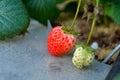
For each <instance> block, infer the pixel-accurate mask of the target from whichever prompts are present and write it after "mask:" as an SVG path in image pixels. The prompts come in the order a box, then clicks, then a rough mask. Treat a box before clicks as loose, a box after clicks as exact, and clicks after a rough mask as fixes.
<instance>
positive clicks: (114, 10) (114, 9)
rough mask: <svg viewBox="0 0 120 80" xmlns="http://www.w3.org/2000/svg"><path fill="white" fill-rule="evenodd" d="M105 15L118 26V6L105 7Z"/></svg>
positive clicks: (119, 12)
mask: <svg viewBox="0 0 120 80" xmlns="http://www.w3.org/2000/svg"><path fill="white" fill-rule="evenodd" d="M105 14H106V15H108V16H109V17H111V18H112V19H113V20H114V21H115V22H116V23H117V24H120V4H111V5H109V6H106V7H105Z"/></svg>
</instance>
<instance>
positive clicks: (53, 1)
mask: <svg viewBox="0 0 120 80" xmlns="http://www.w3.org/2000/svg"><path fill="white" fill-rule="evenodd" d="M63 1H64V0H23V3H24V4H25V6H26V8H27V9H28V12H29V14H30V16H31V17H32V18H34V19H36V20H38V21H39V22H41V23H43V24H47V20H48V19H49V20H50V21H51V22H53V21H54V20H55V19H56V18H57V17H58V16H59V14H60V10H58V8H57V4H59V3H61V2H63Z"/></svg>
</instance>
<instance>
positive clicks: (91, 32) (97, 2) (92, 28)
mask: <svg viewBox="0 0 120 80" xmlns="http://www.w3.org/2000/svg"><path fill="white" fill-rule="evenodd" d="M98 6H99V0H96V7H98ZM95 24H96V15H94V18H93V22H92V27H91V29H90V33H89V36H88V39H87V42H86V45H88V44H89V42H90V39H91V37H92V34H93V31H94V28H95Z"/></svg>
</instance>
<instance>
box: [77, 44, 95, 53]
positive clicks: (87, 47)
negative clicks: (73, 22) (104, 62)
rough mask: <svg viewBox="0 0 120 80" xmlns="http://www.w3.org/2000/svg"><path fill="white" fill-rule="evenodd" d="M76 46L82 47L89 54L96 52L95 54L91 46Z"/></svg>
mask: <svg viewBox="0 0 120 80" xmlns="http://www.w3.org/2000/svg"><path fill="white" fill-rule="evenodd" d="M75 46H76V48H78V47H82V48H83V49H85V50H86V51H87V52H88V53H94V52H95V50H94V49H92V48H91V47H89V46H87V45H85V44H79V45H75Z"/></svg>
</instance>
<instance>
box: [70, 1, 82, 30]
mask: <svg viewBox="0 0 120 80" xmlns="http://www.w3.org/2000/svg"><path fill="white" fill-rule="evenodd" d="M81 1H82V0H79V2H78V6H77V10H76V14H75V17H74V19H73V21H72V24H71V26H70V28H71V29H73V26H74V24H75V21H76V18H77V15H78V12H79V8H80V4H81Z"/></svg>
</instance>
